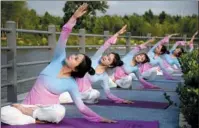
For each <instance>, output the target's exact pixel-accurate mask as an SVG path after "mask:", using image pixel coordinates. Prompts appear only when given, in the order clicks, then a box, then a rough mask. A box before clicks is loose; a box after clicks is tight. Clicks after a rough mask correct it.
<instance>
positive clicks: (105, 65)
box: [60, 25, 132, 103]
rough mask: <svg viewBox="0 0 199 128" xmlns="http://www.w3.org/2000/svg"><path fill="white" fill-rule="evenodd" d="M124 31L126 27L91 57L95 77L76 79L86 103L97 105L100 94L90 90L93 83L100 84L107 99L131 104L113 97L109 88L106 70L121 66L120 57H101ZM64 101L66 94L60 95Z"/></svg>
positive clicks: (114, 54)
mask: <svg viewBox="0 0 199 128" xmlns="http://www.w3.org/2000/svg"><path fill="white" fill-rule="evenodd" d="M125 31H126V25H125V26H124V27H123V28H122V29H121V30H120V31H118V32H117V33H116V34H114V35H113V36H112V37H111V38H109V39H108V40H107V41H106V42H105V43H104V45H102V46H101V47H100V48H99V49H98V51H97V52H96V53H95V54H94V55H93V56H92V58H91V59H92V67H94V69H95V75H92V76H91V75H89V74H86V75H85V76H84V78H78V79H77V82H78V86H79V89H80V92H81V93H82V99H83V101H84V102H86V103H97V102H98V99H99V97H100V93H99V91H97V90H94V89H92V84H93V83H95V82H100V85H101V86H102V88H103V89H104V91H105V94H106V96H107V98H108V99H110V100H112V101H114V102H116V103H132V102H131V101H128V100H124V99H121V98H118V97H116V96H114V95H113V94H112V93H111V92H110V88H109V85H108V84H109V77H108V74H107V72H106V71H107V70H108V69H109V68H114V67H116V66H121V65H123V62H122V61H121V60H120V56H119V55H118V54H117V53H110V54H108V55H104V56H102V54H103V53H104V51H105V50H106V49H108V48H109V47H110V46H111V44H115V43H116V41H117V37H118V36H119V35H120V34H123V33H124V32H125ZM62 96H63V98H60V99H64V97H65V96H67V97H69V99H70V96H69V95H67V92H66V93H65V94H63V95H62Z"/></svg>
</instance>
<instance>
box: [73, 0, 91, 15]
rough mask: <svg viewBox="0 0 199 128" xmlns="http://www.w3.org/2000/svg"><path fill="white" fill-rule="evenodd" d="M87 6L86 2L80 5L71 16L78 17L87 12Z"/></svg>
mask: <svg viewBox="0 0 199 128" xmlns="http://www.w3.org/2000/svg"><path fill="white" fill-rule="evenodd" d="M87 7H88V4H87V3H84V4H82V5H81V6H80V7H79V8H78V9H77V10H76V11H75V13H74V14H73V17H75V18H79V17H81V16H83V15H84V14H85V13H86V12H87Z"/></svg>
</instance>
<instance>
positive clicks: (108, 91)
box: [101, 75, 132, 104]
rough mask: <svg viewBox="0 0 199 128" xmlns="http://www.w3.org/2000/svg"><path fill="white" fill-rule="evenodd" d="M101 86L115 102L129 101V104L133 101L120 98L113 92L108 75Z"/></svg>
mask: <svg viewBox="0 0 199 128" xmlns="http://www.w3.org/2000/svg"><path fill="white" fill-rule="evenodd" d="M101 86H102V88H103V89H104V91H105V94H106V96H107V98H108V99H110V100H112V101H114V102H115V103H127V104H129V103H132V102H131V101H128V100H124V99H121V98H118V97H117V96H115V95H113V94H112V93H111V91H110V88H109V85H108V75H107V77H106V78H104V80H103V82H102V84H101Z"/></svg>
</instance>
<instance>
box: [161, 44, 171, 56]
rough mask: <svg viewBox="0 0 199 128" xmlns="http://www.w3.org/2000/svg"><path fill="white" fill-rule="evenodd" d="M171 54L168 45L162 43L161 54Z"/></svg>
mask: <svg viewBox="0 0 199 128" xmlns="http://www.w3.org/2000/svg"><path fill="white" fill-rule="evenodd" d="M165 53H166V54H169V53H170V52H169V51H168V50H167V47H166V46H164V45H162V48H161V55H162V54H165Z"/></svg>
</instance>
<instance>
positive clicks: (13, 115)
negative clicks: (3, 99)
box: [1, 104, 65, 125]
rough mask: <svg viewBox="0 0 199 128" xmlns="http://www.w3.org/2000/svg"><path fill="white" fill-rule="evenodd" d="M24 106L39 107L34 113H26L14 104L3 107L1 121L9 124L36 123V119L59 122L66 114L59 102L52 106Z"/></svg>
mask: <svg viewBox="0 0 199 128" xmlns="http://www.w3.org/2000/svg"><path fill="white" fill-rule="evenodd" d="M23 106H24V107H38V108H36V109H35V110H34V111H33V115H32V117H31V116H28V115H24V114H23V113H22V112H21V111H20V110H18V109H17V108H15V107H12V106H10V105H9V106H4V107H2V108H1V122H3V123H5V124H9V125H25V124H34V123H36V121H35V120H36V119H38V120H40V121H47V122H52V123H59V122H60V121H61V120H62V119H63V118H64V116H65V107H64V106H62V105H59V104H55V105H50V106H36V105H31V106H30V105H23Z"/></svg>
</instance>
